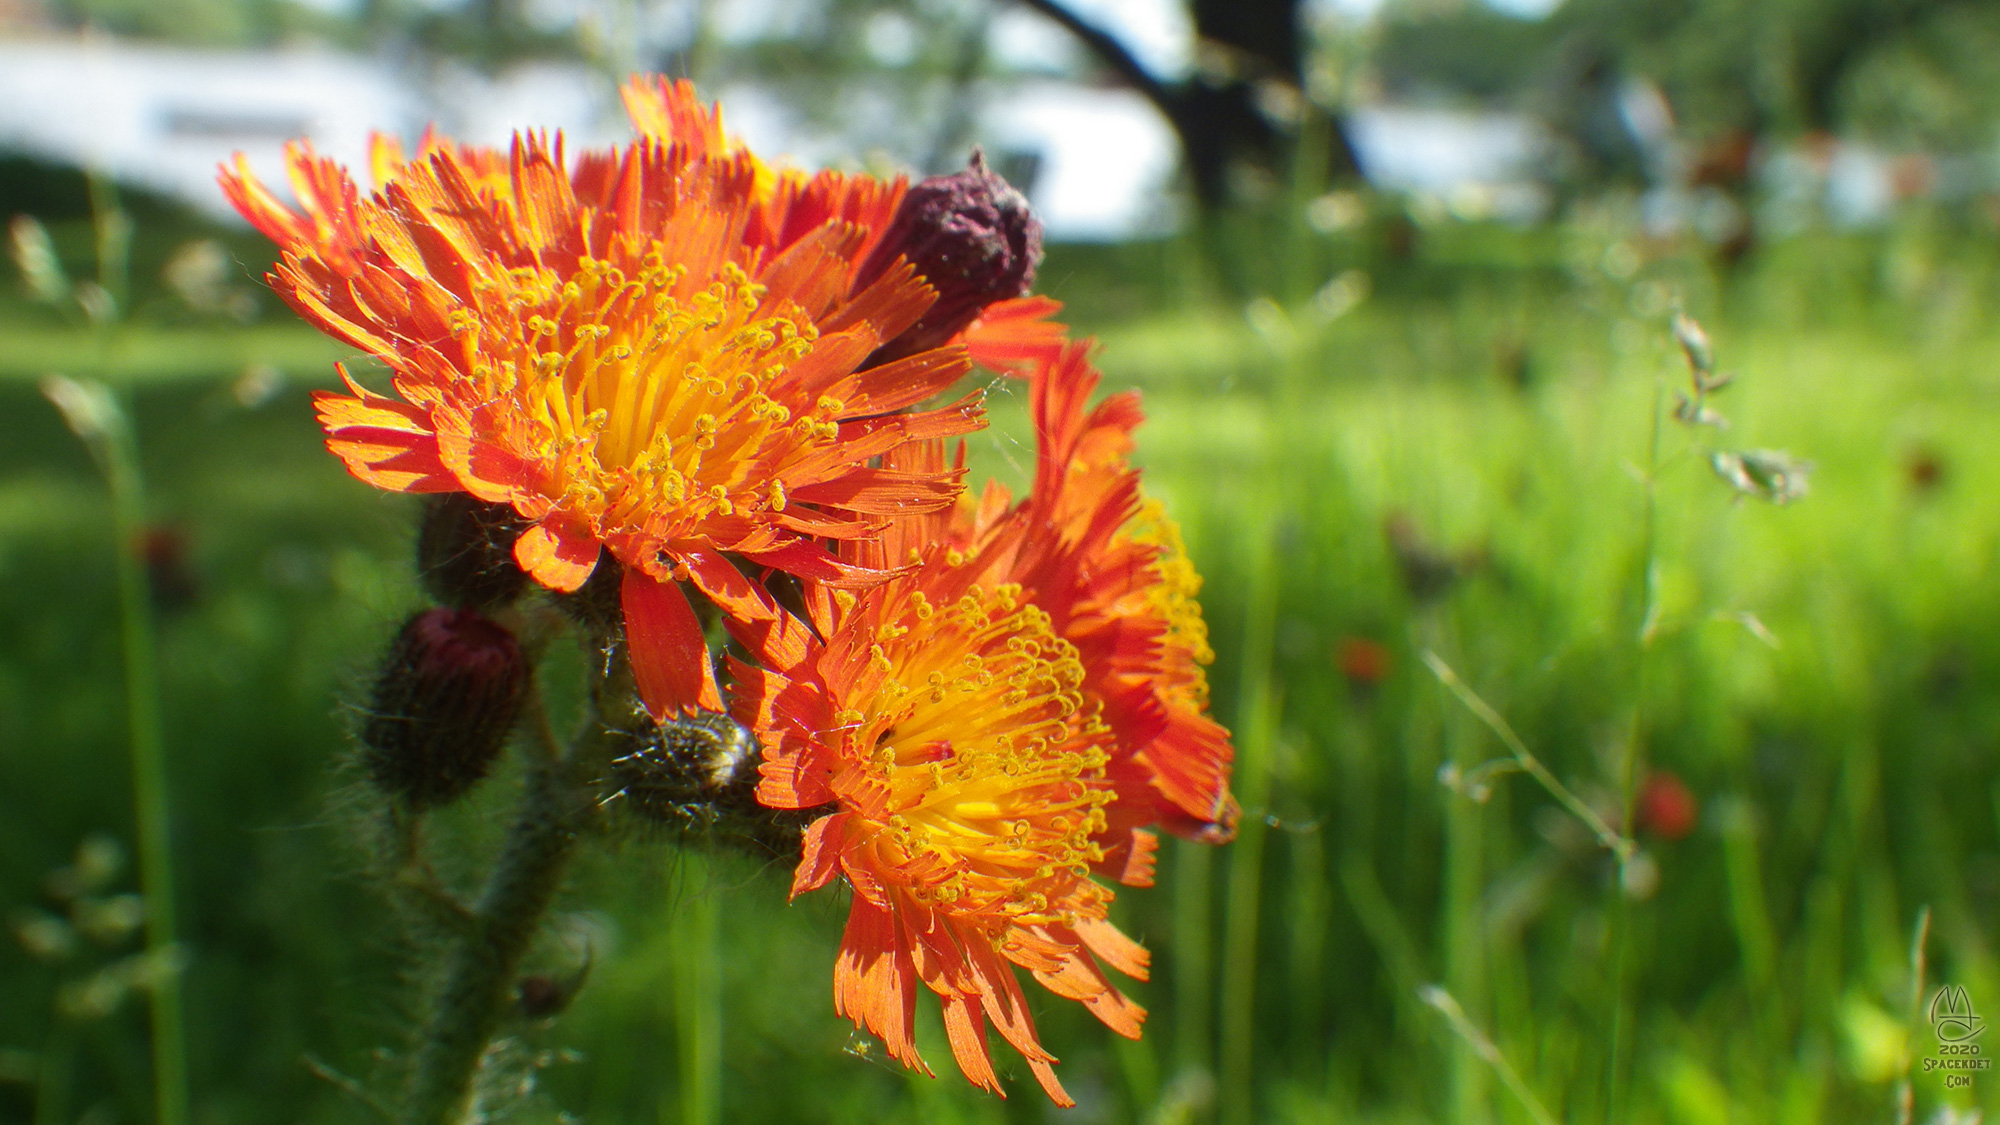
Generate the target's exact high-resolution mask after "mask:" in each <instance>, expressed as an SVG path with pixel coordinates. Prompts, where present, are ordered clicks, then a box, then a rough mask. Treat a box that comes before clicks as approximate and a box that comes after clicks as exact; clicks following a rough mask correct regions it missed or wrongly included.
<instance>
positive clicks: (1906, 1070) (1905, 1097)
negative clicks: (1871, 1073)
mask: <svg viewBox="0 0 2000 1125" xmlns="http://www.w3.org/2000/svg"><path fill="white" fill-rule="evenodd" d="M1930 938H1931V908H1930V907H1929V906H1924V907H1923V908H1921V909H1919V910H1918V911H1917V924H1916V927H1915V928H1914V929H1913V930H1912V931H1911V933H1910V1015H1909V1019H1908V1021H1907V1022H1906V1023H1905V1025H1904V1026H1905V1027H1906V1028H1907V1029H1908V1030H1907V1031H1906V1032H1905V1034H1904V1038H1903V1075H1902V1077H1901V1078H1898V1079H1897V1080H1896V1125H1910V1122H1911V1120H1912V1119H1913V1118H1915V1116H1916V1110H1917V1097H1916V1089H1915V1084H1914V1083H1913V1082H1912V1081H1911V1074H1912V1072H1913V1071H1914V1070H1915V1069H1916V1065H1917V1053H1916V1052H1915V1051H1914V1050H1911V1049H1910V1044H1911V1043H1913V1042H1914V1041H1915V1040H1916V1038H1917V1020H1918V1019H1919V1018H1920V1017H1921V1015H1922V1013H1923V1010H1924V975H1925V963H1924V959H1925V951H1924V950H1925V946H1927V945H1929V944H1930Z"/></svg>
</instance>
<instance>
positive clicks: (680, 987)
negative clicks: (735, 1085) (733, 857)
mask: <svg viewBox="0 0 2000 1125" xmlns="http://www.w3.org/2000/svg"><path fill="white" fill-rule="evenodd" d="M682 864H683V871H684V872H685V873H686V881H687V892H686V893H687V901H686V905H685V906H684V907H683V908H682V910H681V912H680V916H679V917H678V918H676V919H675V920H674V928H675V930H676V931H677V932H676V933H675V935H674V938H675V940H674V945H675V948H676V954H677V955H676V957H675V958H674V966H673V976H674V1022H675V1028H674V1030H675V1034H676V1036H677V1038H678V1040H679V1047H680V1093H681V1116H680V1121H681V1125H715V1123H717V1122H719V1121H721V1120H722V987H721V972H722V958H721V956H720V954H719V945H720V931H721V923H722V909H721V900H720V897H719V895H718V894H717V892H716V884H715V877H714V871H713V869H712V867H711V863H710V860H709V859H708V857H706V856H702V855H699V854H696V853H693V852H689V853H685V854H684V855H683V857H682Z"/></svg>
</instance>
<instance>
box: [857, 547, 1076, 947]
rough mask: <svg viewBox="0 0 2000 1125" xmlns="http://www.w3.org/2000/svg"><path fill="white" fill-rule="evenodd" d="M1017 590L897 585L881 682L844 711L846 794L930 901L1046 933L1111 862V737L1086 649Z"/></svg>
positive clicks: (886, 862) (883, 643) (889, 862)
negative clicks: (1091, 690)
mask: <svg viewBox="0 0 2000 1125" xmlns="http://www.w3.org/2000/svg"><path fill="white" fill-rule="evenodd" d="M904 585H905V584H904V583H898V584H897V586H898V587H903V586H904ZM1019 593H1020V591H1019V588H1018V587H1007V586H1003V587H1001V588H999V589H996V590H991V591H986V590H981V589H979V588H977V587H975V588H973V589H972V590H971V591H970V592H969V593H967V594H965V595H964V596H963V597H961V598H959V599H958V600H957V602H956V603H954V604H952V605H948V606H943V605H933V604H931V603H930V602H929V601H928V600H927V599H926V597H925V595H924V594H923V592H922V591H920V590H911V589H900V590H893V591H885V594H887V595H888V596H887V598H886V599H885V601H886V602H887V612H885V613H884V614H883V615H882V620H884V621H886V622H893V624H884V625H881V626H879V627H878V628H877V633H876V644H875V646H874V650H873V656H872V663H871V667H870V669H869V672H870V675H871V677H872V676H879V677H880V681H879V687H877V688H876V689H875V692H874V695H873V697H872V698H871V699H869V700H868V701H867V702H866V703H865V704H864V705H863V707H862V708H861V709H859V710H855V711H850V712H848V713H846V714H845V715H843V716H842V719H843V721H844V722H845V723H847V724H849V726H848V728H847V730H848V733H847V738H848V744H847V746H848V750H849V753H848V755H847V760H848V761H850V762H853V763H855V764H854V765H853V766H852V767H851V768H850V769H848V770H847V771H846V772H845V773H844V774H843V776H842V778H841V779H840V780H839V781H837V782H836V784H837V785H838V786H839V787H841V788H842V789H843V790H845V792H844V793H843V796H845V797H847V798H848V803H849V806H850V807H851V808H855V809H858V810H859V811H860V812H861V813H862V817H863V822H864V823H865V824H866V825H867V831H868V832H869V833H870V835H871V836H872V844H873V848H872V849H870V854H872V855H873V857H874V858H875V859H876V860H877V861H878V862H879V863H881V864H882V865H883V866H884V867H885V868H887V869H890V870H892V871H893V872H894V881H895V882H896V883H898V884H899V885H902V886H904V887H907V888H909V889H910V890H911V892H912V893H913V894H914V895H915V896H916V897H917V899H918V900H919V901H924V902H930V903H933V904H936V905H939V906H943V907H947V908H949V909H952V910H953V911H954V912H962V913H977V914H989V915H998V916H1004V917H1007V918H1010V919H1013V920H1014V921H1017V922H1020V923H1023V924H1033V923H1036V922H1050V921H1057V920H1059V919H1061V918H1062V917H1063V913H1064V911H1065V910H1066V909H1067V907H1066V905H1065V903H1066V902H1069V903H1072V904H1073V902H1074V899H1075V896H1074V895H1073V891H1074V890H1075V889H1076V888H1077V886H1078V884H1079V883H1081V882H1084V881H1087V880H1088V877H1089V874H1090V868H1089V865H1090V864H1092V863H1095V862H1097V861H1099V860H1101V859H1103V857H1104V853H1103V849H1102V848H1100V847H1098V846H1097V845H1096V844H1093V843H1092V842H1091V835H1092V834H1093V833H1095V832H1100V831H1102V830H1103V829H1104V826H1105V816H1104V812H1103V806H1104V805H1105V804H1106V803H1107V802H1109V801H1110V799H1111V793H1110V792H1109V790H1108V789H1107V788H1106V787H1105V786H1104V784H1103V770H1104V765H1105V763H1106V762H1107V761H1108V755H1107V753H1106V750H1105V749H1104V742H1105V740H1106V738H1107V737H1108V733H1109V732H1108V731H1107V730H1106V728H1105V727H1104V726H1103V724H1102V723H1100V722H1098V721H1097V719H1096V718H1095V716H1094V715H1092V714H1089V713H1087V712H1086V711H1085V710H1084V699H1083V696H1082V694H1081V692H1080V691H1079V685H1080V684H1081V683H1082V682H1083V666H1082V664H1081V663H1080V662H1079V661H1078V659H1077V653H1076V649H1075V648H1074V647H1073V646H1071V645H1070V643H1069V642H1068V641H1065V640H1063V639H1062V638H1060V637H1058V636H1056V635H1055V633H1054V631H1053V630H1052V629H1051V628H1050V625H1049V618H1048V615H1047V614H1046V613H1044V612H1043V611H1042V610H1040V609H1038V608H1036V607H1035V606H1032V605H1026V604H1022V603H1021V602H1020V601H1019Z"/></svg>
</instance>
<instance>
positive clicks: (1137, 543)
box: [946, 298, 1239, 883]
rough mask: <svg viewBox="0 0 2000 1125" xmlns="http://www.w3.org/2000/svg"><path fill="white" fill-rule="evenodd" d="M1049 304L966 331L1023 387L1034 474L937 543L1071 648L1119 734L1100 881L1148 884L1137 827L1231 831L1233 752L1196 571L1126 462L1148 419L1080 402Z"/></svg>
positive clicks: (1122, 404)
mask: <svg viewBox="0 0 2000 1125" xmlns="http://www.w3.org/2000/svg"><path fill="white" fill-rule="evenodd" d="M1058 307H1059V306H1057V305H1056V304H1055V302H1053V301H1048V300H1046V299H1042V298H1032V299H1029V300H1024V301H1013V302H1003V303H1002V304H999V305H995V306H994V307H993V308H991V309H989V310H988V312H987V314H986V316H985V317H983V318H982V319H981V321H979V322H978V323H976V324H975V325H974V326H973V327H972V328H971V329H970V330H969V331H968V332H967V334H966V337H965V339H966V341H967V343H968V345H969V346H970V348H971V350H972V353H973V356H974V358H975V359H976V360H977V361H979V362H981V363H983V364H985V365H987V366H990V367H994V368H996V369H999V370H1003V371H1010V372H1013V373H1016V374H1023V375H1025V376H1026V378H1027V379H1028V383H1029V403H1030V411H1031V414H1032V416H1033V418H1034V421H1035V435H1036V446H1037V448H1036V453H1037V456H1036V464H1035V478H1034V482H1033V485H1032V487H1031V489H1030V491H1029V494H1028V496H1027V497H1026V498H1024V499H1023V500H1022V501H1021V502H1019V503H1018V504H1014V503H1011V497H1010V496H1009V495H1008V493H1007V491H1006V490H1005V489H1004V488H1001V487H999V486H997V485H991V486H989V487H988V489H987V492H986V495H985V496H984V497H983V498H982V499H981V500H980V502H979V503H978V504H976V505H974V504H971V503H966V504H963V505H961V506H960V508H959V510H958V511H957V512H956V513H955V514H954V515H953V516H952V517H951V519H950V530H949V532H947V533H946V534H947V536H948V538H950V540H951V541H952V542H953V543H954V544H956V545H959V546H960V548H961V549H974V548H976V549H978V550H979V551H980V552H981V553H982V556H983V557H986V558H990V559H993V560H995V565H996V566H998V568H999V569H998V571H997V572H996V573H997V575H998V578H999V580H1003V581H1009V582H1015V583H1018V584H1020V585H1021V586H1022V587H1023V588H1024V590H1026V591H1027V594H1026V596H1027V597H1029V598H1031V599H1033V600H1034V601H1035V603H1036V604H1037V605H1040V606H1041V607H1043V608H1044V609H1045V610H1047V611H1048V613H1049V615H1050V618H1051V620H1052V622H1053V625H1054V628H1055V630H1056V632H1057V633H1058V634H1059V635H1060V636H1062V637H1063V638H1064V639H1066V640H1068V641H1069V642H1070V643H1072V644H1074V645H1075V646H1076V648H1077V650H1078V652H1079V654H1080V657H1081V659H1082V662H1083V666H1084V673H1085V674H1084V683H1083V691H1084V694H1085V696H1086V697H1087V698H1089V699H1091V700H1094V701H1097V702H1098V703H1099V704H1100V706H1101V708H1102V714H1103V716H1104V720H1105V722H1106V723H1107V724H1108V725H1109V726H1110V727H1111V728H1112V731H1113V735H1114V739H1113V750H1112V760H1111V763H1110V766H1109V767H1108V770H1107V773H1108V775H1109V776H1110V778H1111V779H1112V782H1113V784H1114V786H1115V787H1116V788H1117V790H1118V792H1119V794H1120V796H1119V799H1118V801H1117V802H1115V803H1114V805H1113V806H1112V807H1111V808H1110V810H1109V812H1108V816H1109V818H1110V821H1111V827H1110V829H1109V831H1108V832H1107V833H1106V834H1104V835H1103V836H1101V837H1100V838H1101V839H1103V840H1104V841H1105V842H1106V845H1107V847H1108V848H1109V849H1110V851H1111V858H1110V860H1109V862H1108V863H1107V866H1106V870H1107V871H1108V872H1115V873H1116V874H1117V877H1118V878H1120V879H1121V880H1122V881H1125V882H1128V883H1131V882H1143V880H1144V878H1145V871H1146V868H1147V866H1148V864H1149V860H1148V856H1149V855H1150V852H1151V850H1152V847H1153V844H1152V840H1151V838H1150V837H1149V836H1147V835H1145V834H1144V833H1142V832H1139V831H1138V830H1139V829H1141V828H1143V827H1144V826H1146V825H1149V824H1154V823H1158V824H1162V825H1164V826H1166V827H1167V828H1169V829H1170V830H1172V831H1174V832H1176V833H1178V834H1180V835H1183V836H1188V837H1191V838H1194V839H1198V840H1206V841H1209V842H1212V843H1221V842H1224V841H1227V840H1228V839H1230V838H1231V837H1232V836H1233V835H1234V832H1235V825H1236V820H1237V817H1238V815H1239V811H1238V808H1237V804H1236V800H1235V798H1234V797H1232V796H1231V795H1230V792H1229V770H1230V763H1231V760H1232V758H1233V756H1234V755H1233V751H1232V750H1231V748H1230V744H1229V732H1228V731H1226V730H1224V729H1223V728H1222V727H1221V726H1220V725H1219V724H1217V723H1216V722H1215V721H1214V720H1213V719H1211V718H1210V717H1209V716H1208V714H1207V711H1208V682H1207V675H1206V673H1205V671H1204V668H1205V666H1206V665H1207V664H1209V663H1210V662H1211V661H1213V660H1214V659H1215V653H1214V652H1213V651H1212V650H1211V649H1210V648H1209V645H1208V627H1207V625H1206V623H1205V622H1204V621H1203V620H1202V616H1201V604H1200V602H1199V601H1198V600H1197V595H1199V593H1200V591H1201V575H1200V574H1199V573H1197V572H1196V570H1195V568H1194V564H1193V563H1192V562H1191V561H1190V560H1189V559H1188V557H1187V552H1186V549H1185V547H1184V546H1183V544H1182V542H1181V534H1180V529H1179V527H1178V526H1177V525H1176V524H1175V523H1174V522H1173V521H1172V520H1171V519H1169V518H1168V517H1167V515H1166V513H1165V509H1164V507H1163V506H1162V505H1160V504H1159V503H1158V502H1157V501H1154V500H1149V499H1147V498H1146V497H1145V496H1144V495H1143V494H1142V493H1141V492H1140V490H1139V473H1138V470H1137V469H1136V468H1134V467H1133V466H1132V464H1131V462H1130V454H1131V451H1132V436H1131V435H1132V431H1133V430H1134V429H1135V428H1137V426H1138V425H1139V423H1140V422H1141V421H1143V420H1144V417H1145V416H1144V415H1143V414H1142V413H1141V412H1140V410H1139V402H1138V397H1137V395H1136V394H1133V393H1129V392H1128V393H1123V394H1116V395H1111V396H1109V397H1107V398H1105V399H1104V400H1102V401H1101V402H1099V403H1098V404H1097V405H1096V406H1094V407H1091V406H1089V405H1088V404H1089V401H1090V396H1091V394H1092V393H1093V392H1094V391H1095V390H1096V388H1097V385H1098V382H1099V381H1100V375H1099V373H1098V371H1097V369H1096V368H1095V367H1093V366H1092V365H1091V364H1090V362H1089V353H1090V344H1089V343H1088V342H1083V343H1072V342H1070V341H1069V340H1068V339H1067V337H1066V336H1065V334H1064V332H1063V330H1062V328H1061V326H1060V325H1057V324H1053V323H1051V322H1050V321H1049V320H1048V319H1047V318H1048V317H1049V315H1050V314H1052V313H1053V312H1055V311H1056V309H1057V308H1058ZM1128 838H1129V840H1128Z"/></svg>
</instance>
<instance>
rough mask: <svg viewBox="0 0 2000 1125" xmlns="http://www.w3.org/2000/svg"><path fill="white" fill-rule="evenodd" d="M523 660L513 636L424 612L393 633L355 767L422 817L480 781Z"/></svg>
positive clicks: (510, 719)
mask: <svg viewBox="0 0 2000 1125" xmlns="http://www.w3.org/2000/svg"><path fill="white" fill-rule="evenodd" d="M527 683H528V665H527V661H526V660H525V659H523V657H522V655H521V646H520V644H519V643H517V642H516V641H515V640H514V635H513V634H512V633H509V632H508V631H507V630H506V629H504V628H502V627H501V626H500V625H498V624H496V623H495V622H493V621H491V620H489V619H488V618H486V617H485V616H483V615H482V614H480V613H478V612H477V611H474V610H469V609H427V610H425V611H424V612H422V613H419V614H417V615H416V616H415V617H412V618H411V619H410V620H409V621H408V622H407V623H405V624H404V626H403V628H402V631H401V632H399V633H397V634H396V640H395V642H394V643H393V644H391V645H390V646H389V656H388V659H387V660H385V661H384V662H383V665H382V672H381V675H380V677H379V678H378V679H377V680H376V681H375V694H374V697H373V698H372V699H371V700H370V707H369V711H368V718H367V722H366V723H364V724H363V726H362V728H361V745H362V750H363V756H362V764H363V765H364V766H365V767H366V768H367V770H368V776H369V777H370V778H371V779H373V780H374V782H375V784H377V785H379V786H381V787H382V789H383V790H385V791H387V792H389V793H391V794H394V795H395V796H397V797H399V798H401V799H402V800H403V801H405V802H407V803H408V804H409V805H410V806H411V807H412V808H416V809H426V808H431V807H434V806H437V805H442V804H445V803H447V802H449V801H452V800H455V799H456V798H458V797H459V796H460V795H462V794H463V793H465V791H466V790H468V789H470V788H472V786H473V784H474V783H476V782H477V781H479V780H480V779H481V778H483V777H485V776H486V773H487V771H488V770H490V769H492V767H493V762H494V760H495V759H496V758H498V757H499V756H500V749H501V747H502V746H503V745H504V744H505V743H506V741H507V735H508V732H509V731H511V730H512V729H513V727H514V720H515V718H516V717H517V716H518V715H519V714H520V711H521V699H522V695H523V694H524V692H525V690H526V688H527Z"/></svg>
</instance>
